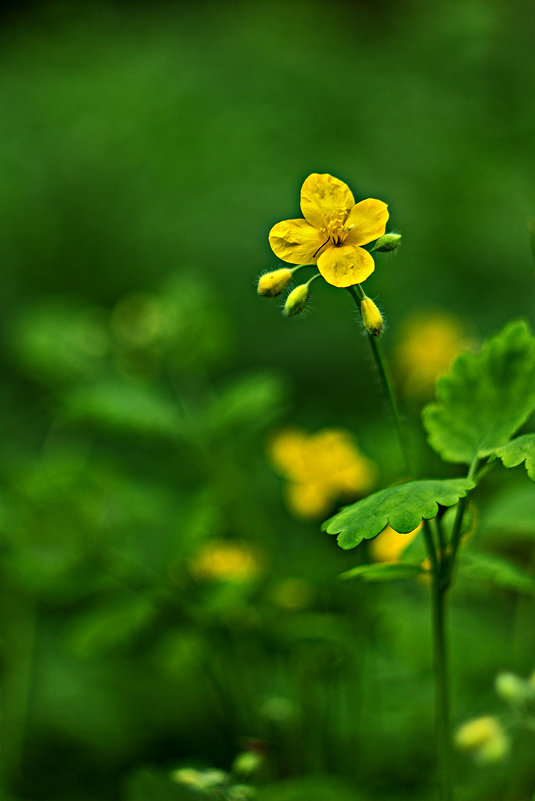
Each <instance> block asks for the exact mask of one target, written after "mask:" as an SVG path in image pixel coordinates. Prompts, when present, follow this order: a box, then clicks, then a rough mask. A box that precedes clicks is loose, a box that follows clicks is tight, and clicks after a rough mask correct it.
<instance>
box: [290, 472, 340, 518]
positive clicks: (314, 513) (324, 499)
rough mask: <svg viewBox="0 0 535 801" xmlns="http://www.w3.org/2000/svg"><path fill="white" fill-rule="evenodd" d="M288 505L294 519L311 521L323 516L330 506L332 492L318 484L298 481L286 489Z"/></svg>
mask: <svg viewBox="0 0 535 801" xmlns="http://www.w3.org/2000/svg"><path fill="white" fill-rule="evenodd" d="M286 492H287V498H288V505H289V507H290V509H291V510H292V512H293V513H294V514H295V515H296V517H301V518H303V519H305V520H306V519H308V520H313V519H314V518H315V517H321V516H322V515H324V514H325V513H326V512H327V511H328V510H329V506H330V502H331V499H332V490H331V488H330V487H325V486H323V485H322V484H321V483H320V482H314V481H300V482H296V483H291V484H289V486H288V487H287V489H286Z"/></svg>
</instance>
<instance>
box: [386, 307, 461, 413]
mask: <svg viewBox="0 0 535 801" xmlns="http://www.w3.org/2000/svg"><path fill="white" fill-rule="evenodd" d="M470 346H471V342H470V340H469V338H468V336H467V334H466V331H465V330H464V328H463V326H462V324H461V322H460V320H459V319H458V318H457V317H455V316H454V315H451V314H447V313H446V312H428V311H426V310H425V309H422V310H420V311H419V312H417V313H415V314H414V315H413V316H412V317H411V318H409V320H408V321H407V322H406V324H405V329H404V330H403V331H402V332H401V336H400V341H399V344H398V347H397V353H396V363H397V365H398V370H399V375H400V380H401V382H402V384H403V388H404V391H405V392H406V394H407V395H410V396H413V397H425V396H426V395H429V394H430V393H431V391H432V389H433V387H434V384H435V380H436V379H437V377H438V376H439V375H441V374H442V373H445V372H446V371H447V370H448V368H449V366H450V364H451V363H452V361H453V359H454V358H455V357H456V356H457V355H458V354H459V353H460V352H461V351H462V350H466V349H467V348H470Z"/></svg>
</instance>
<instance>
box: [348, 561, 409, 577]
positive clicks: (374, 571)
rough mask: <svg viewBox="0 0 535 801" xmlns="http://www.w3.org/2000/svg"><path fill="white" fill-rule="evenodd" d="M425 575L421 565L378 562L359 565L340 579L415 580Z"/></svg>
mask: <svg viewBox="0 0 535 801" xmlns="http://www.w3.org/2000/svg"><path fill="white" fill-rule="evenodd" d="M422 573H425V570H424V569H423V567H422V566H421V565H415V564H409V563H407V562H377V563H376V564H372V565H359V566H358V567H354V568H352V569H351V570H346V572H345V573H342V575H341V576H340V578H342V579H352V578H359V579H362V581H392V580H393V579H406V578H414V577H415V576H419V575H421V574H422Z"/></svg>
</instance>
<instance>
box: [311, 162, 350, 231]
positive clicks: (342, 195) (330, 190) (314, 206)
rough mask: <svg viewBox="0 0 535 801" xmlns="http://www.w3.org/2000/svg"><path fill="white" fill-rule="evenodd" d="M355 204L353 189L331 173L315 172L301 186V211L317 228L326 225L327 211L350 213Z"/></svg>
mask: <svg viewBox="0 0 535 801" xmlns="http://www.w3.org/2000/svg"><path fill="white" fill-rule="evenodd" d="M354 205H355V198H354V197H353V194H352V192H351V189H350V188H349V187H348V186H347V184H345V183H344V182H343V181H339V180H338V178H334V177H333V176H332V175H329V173H324V174H322V175H320V174H319V173H317V172H313V173H312V175H309V176H308V178H307V179H306V181H305V182H304V184H303V186H302V187H301V211H302V212H303V216H304V217H305V218H306V219H307V220H308V222H309V223H310V224H311V225H313V226H314V227H315V228H321V227H322V226H323V225H325V216H326V215H325V212H330V211H331V212H332V211H345V212H346V214H349V211H350V210H351V209H352V208H353V206H354ZM327 216H328V215H327Z"/></svg>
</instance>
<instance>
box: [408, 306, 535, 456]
mask: <svg viewBox="0 0 535 801" xmlns="http://www.w3.org/2000/svg"><path fill="white" fill-rule="evenodd" d="M436 397H437V400H436V402H435V403H431V404H429V405H428V406H426V407H425V409H424V410H423V422H424V425H425V428H426V429H427V433H428V435H429V443H430V444H431V446H432V447H433V448H434V449H435V450H436V451H437V452H438V453H440V455H441V456H442V457H443V459H445V460H446V461H449V462H463V463H466V464H471V463H472V461H473V459H474V458H475V457H480V458H481V457H484V456H488V455H489V454H491V453H492V452H493V451H494V450H496V448H498V447H499V446H500V445H503V444H504V443H505V442H507V440H508V439H509V438H510V437H511V436H512V435H513V434H514V433H515V431H516V430H517V429H518V428H519V427H520V426H521V425H522V424H523V423H524V422H525V420H526V419H527V417H528V416H529V415H530V414H531V412H532V411H533V409H534V408H535V338H534V337H533V336H532V335H531V332H530V330H529V328H528V326H527V324H526V323H525V322H524V321H523V320H516V321H513V322H511V323H509V324H508V325H506V326H505V328H504V329H503V330H502V331H501V332H500V333H499V334H497V335H496V336H494V337H492V338H490V339H488V340H486V342H485V343H484V344H483V347H482V348H481V351H480V352H479V353H477V354H473V353H463V354H462V355H461V356H459V358H458V359H457V360H456V361H455V362H454V364H453V366H452V368H451V370H450V372H449V373H448V374H447V375H445V376H442V378H440V379H439V380H438V382H437V387H436Z"/></svg>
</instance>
